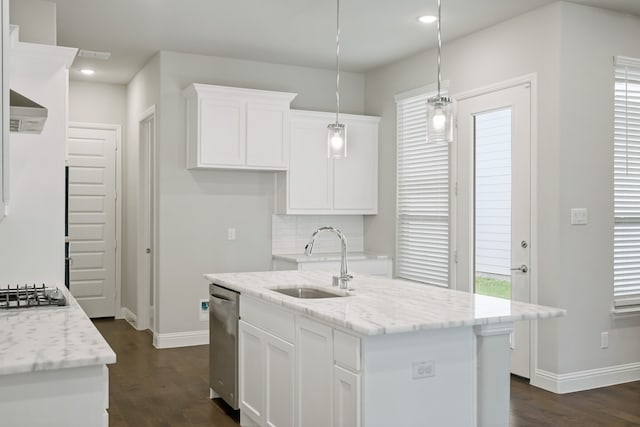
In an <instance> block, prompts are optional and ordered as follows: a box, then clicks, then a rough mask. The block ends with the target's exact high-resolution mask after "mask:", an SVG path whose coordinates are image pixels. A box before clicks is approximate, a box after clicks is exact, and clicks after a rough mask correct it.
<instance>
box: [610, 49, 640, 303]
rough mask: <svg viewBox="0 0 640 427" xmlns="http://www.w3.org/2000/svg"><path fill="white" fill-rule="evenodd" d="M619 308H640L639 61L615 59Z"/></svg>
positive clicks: (615, 278) (616, 292) (615, 290)
mask: <svg viewBox="0 0 640 427" xmlns="http://www.w3.org/2000/svg"><path fill="white" fill-rule="evenodd" d="M614 122H615V125H614V133H615V137H614V217H615V224H614V255H613V264H614V268H613V282H614V285H613V293H614V306H615V308H616V309H620V310H624V309H633V310H635V309H640V60H637V59H631V58H624V57H616V61H615V114H614Z"/></svg>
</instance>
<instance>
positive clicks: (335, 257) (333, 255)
mask: <svg viewBox="0 0 640 427" xmlns="http://www.w3.org/2000/svg"><path fill="white" fill-rule="evenodd" d="M272 257H273V258H274V259H281V260H284V261H291V262H298V263H300V262H325V261H340V260H341V259H342V254H341V253H340V252H327V253H314V254H313V255H311V256H306V255H305V254H273V255H272ZM366 259H390V258H389V255H381V254H372V253H368V252H348V253H347V261H360V260H366Z"/></svg>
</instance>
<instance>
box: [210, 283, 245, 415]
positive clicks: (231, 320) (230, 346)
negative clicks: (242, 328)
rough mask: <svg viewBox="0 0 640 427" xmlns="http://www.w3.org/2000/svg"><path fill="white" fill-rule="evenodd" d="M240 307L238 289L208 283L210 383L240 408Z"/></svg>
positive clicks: (221, 395) (216, 390)
mask: <svg viewBox="0 0 640 427" xmlns="http://www.w3.org/2000/svg"><path fill="white" fill-rule="evenodd" d="M239 307H240V294H239V293H238V292H235V291H232V290H230V289H227V288H223V287H222V286H218V285H216V284H213V283H212V284H210V285H209V385H210V387H211V389H212V390H213V391H214V392H215V394H217V395H218V396H220V397H221V398H222V399H223V400H224V401H225V402H227V403H228V404H229V406H231V407H232V408H233V409H238V408H239V406H238V319H239V316H240V310H239ZM212 396H213V395H212Z"/></svg>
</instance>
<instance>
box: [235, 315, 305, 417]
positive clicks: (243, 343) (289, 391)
mask: <svg viewBox="0 0 640 427" xmlns="http://www.w3.org/2000/svg"><path fill="white" fill-rule="evenodd" d="M238 331H239V358H240V359H239V370H240V372H239V381H240V385H239V393H240V410H241V411H242V412H244V414H245V415H247V416H249V418H251V420H252V421H254V422H255V423H257V424H258V425H260V426H269V427H292V426H293V425H294V423H293V408H294V405H293V401H294V395H293V390H294V383H293V380H294V366H295V365H294V348H293V344H291V343H288V342H286V341H284V340H282V339H280V338H278V337H276V336H274V335H271V334H270V333H268V332H266V331H264V330H262V329H259V328H256V327H255V326H253V325H251V324H249V323H247V322H244V321H242V320H241V321H240V324H239V328H238Z"/></svg>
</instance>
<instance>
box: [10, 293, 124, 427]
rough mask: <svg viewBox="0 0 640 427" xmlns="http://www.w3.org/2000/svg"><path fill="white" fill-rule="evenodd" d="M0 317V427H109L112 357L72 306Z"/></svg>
mask: <svg viewBox="0 0 640 427" xmlns="http://www.w3.org/2000/svg"><path fill="white" fill-rule="evenodd" d="M66 296H67V298H68V301H69V305H68V306H64V307H51V308H48V307H47V308H44V307H42V308H25V309H11V310H3V311H0V414H2V421H0V425H6V426H11V427H22V426H24V427H27V426H28V427H34V426H65V427H70V426H77V427H87V426H104V427H107V426H108V425H109V417H108V414H107V407H108V400H109V394H108V390H109V372H108V369H107V366H106V365H107V364H112V363H115V361H116V355H115V353H114V352H113V350H111V348H110V347H109V345H108V344H107V342H106V341H105V340H104V338H103V337H102V335H100V333H99V332H98V330H97V329H96V328H95V327H94V326H93V323H91V321H90V320H89V318H88V317H87V315H86V314H85V313H84V311H83V310H82V308H81V307H80V306H79V305H78V303H77V302H76V300H75V299H74V298H73V297H72V296H71V295H69V294H68V293H66Z"/></svg>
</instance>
